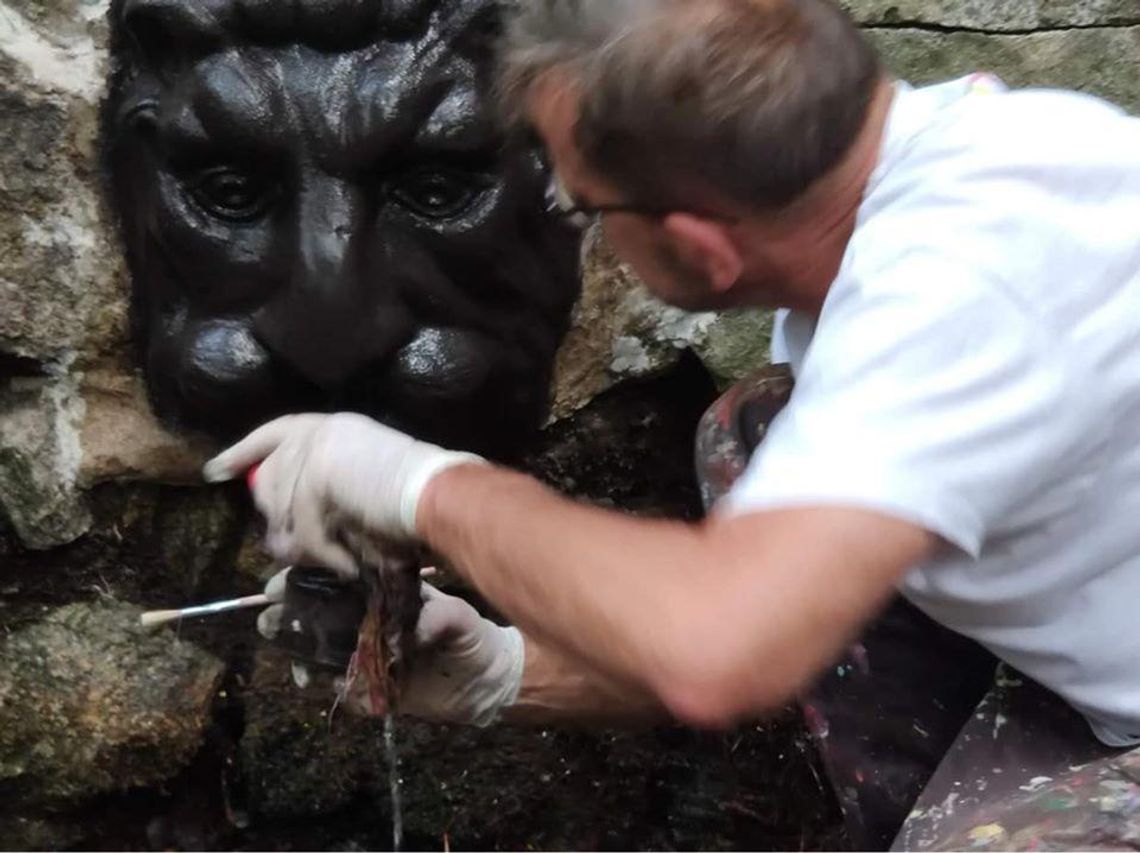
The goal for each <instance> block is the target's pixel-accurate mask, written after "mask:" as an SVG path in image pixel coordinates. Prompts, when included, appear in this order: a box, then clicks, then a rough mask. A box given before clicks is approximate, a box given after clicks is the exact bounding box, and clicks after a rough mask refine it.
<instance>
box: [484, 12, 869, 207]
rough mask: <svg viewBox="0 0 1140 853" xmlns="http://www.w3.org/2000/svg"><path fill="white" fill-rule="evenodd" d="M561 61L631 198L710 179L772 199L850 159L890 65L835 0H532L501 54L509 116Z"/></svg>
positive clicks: (592, 138)
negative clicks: (884, 63) (884, 64)
mask: <svg viewBox="0 0 1140 853" xmlns="http://www.w3.org/2000/svg"><path fill="white" fill-rule="evenodd" d="M551 72H556V73H558V74H566V75H567V76H568V78H569V80H570V81H571V82H572V83H573V84H574V85H575V86H576V87H577V89H578V92H579V95H580V114H579V119H578V124H577V128H576V131H575V136H576V143H577V146H578V148H579V150H580V152H581V154H582V156H583V158H584V159H585V161H586V162H587V163H588V164H589V165H590V166H591V168H593V169H595V170H596V171H597V172H598V174H599V175H601V176H603V177H605V178H606V179H608V180H609V181H611V182H612V183H613V184H614V185H615V186H617V187H618V188H620V189H622V190H624V191H625V192H627V193H630V194H631V196H632V199H631V201H636V202H638V203H643V204H653V205H658V206H669V205H673V204H680V203H683V202H684V201H686V199H685V198H683V197H682V196H681V193H682V192H685V191H691V189H692V186H691V185H692V184H693V182H696V184H697V185H698V186H702V187H703V188H704V189H706V190H711V191H712V192H714V193H717V194H720V195H723V196H724V197H725V198H728V199H732V200H733V201H736V202H738V203H742V204H745V205H747V206H751V207H754V208H759V209H772V208H779V207H782V206H784V205H786V204H787V203H788V202H790V201H792V200H794V199H795V198H796V197H798V196H799V195H801V194H802V193H803V192H804V191H805V190H806V189H807V188H808V187H809V186H811V184H812V183H814V182H815V181H816V180H818V179H819V178H820V177H822V176H823V175H825V174H826V173H827V172H828V171H829V170H830V169H831V168H832V167H834V166H835V165H836V164H837V163H838V162H839V161H840V160H841V159H842V157H843V156H844V154H846V153H847V151H848V150H849V149H850V147H851V146H852V144H853V143H854V141H855V139H856V138H857V137H858V135H859V133H860V131H861V129H862V127H863V125H864V123H865V121H866V117H867V114H868V111H869V107H870V104H871V101H872V99H873V96H874V93H875V91H876V86H877V84H878V82H879V81H880V80H881V79H882V76H883V70H882V65H881V63H880V61H879V59H878V57H877V56H876V54H875V52H874V50H873V49H872V48H871V46H870V45H869V43H868V41H867V40H866V38H865V37H864V36H863V34H862V33H861V32H860V31H859V29H858V27H857V26H856V25H855V23H854V21H852V20H851V18H850V17H849V16H848V15H847V13H846V12H844V11H843V10H842V9H840V8H839V6H837V5H836V4H835V3H834V2H832V0H522V3H521V5H520V6H519V7H518V8H517V9H516V11H515V13H514V15H513V16H512V17H511V19H510V21H509V24H508V27H507V31H506V34H505V38H504V41H503V50H502V56H501V69H500V79H499V85H500V94H501V100H502V102H503V103H504V104H506V105H509V109H508V112H507V118H508V121H509V122H511V123H519V122H522V121H523V120H524V119H525V109H526V103H527V101H528V96H529V94H530V92H531V91H532V89H533V87H534V86H535V85H536V84H537V83H539V82H540V81H541V80H542V79H543V78H545V77H546V76H547V75H548V74H550V73H551ZM686 184H689V185H690V186H686Z"/></svg>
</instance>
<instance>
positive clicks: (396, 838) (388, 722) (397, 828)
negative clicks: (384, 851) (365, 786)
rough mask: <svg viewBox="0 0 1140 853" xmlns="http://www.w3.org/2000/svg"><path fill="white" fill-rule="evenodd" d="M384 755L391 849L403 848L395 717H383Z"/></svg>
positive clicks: (391, 715) (402, 821) (400, 786)
mask: <svg viewBox="0 0 1140 853" xmlns="http://www.w3.org/2000/svg"><path fill="white" fill-rule="evenodd" d="M384 755H385V756H386V757H387V759H388V791H389V795H390V796H391V798H392V849H393V850H397V851H398V850H402V849H403V847H404V811H403V803H402V798H401V789H402V786H403V781H402V780H401V779H400V752H399V749H398V748H397V746H396V716H395V714H385V715H384Z"/></svg>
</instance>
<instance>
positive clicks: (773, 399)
mask: <svg viewBox="0 0 1140 853" xmlns="http://www.w3.org/2000/svg"><path fill="white" fill-rule="evenodd" d="M793 390H794V384H793V381H792V378H791V375H790V373H789V372H788V370H787V369H786V368H785V367H782V366H773V367H769V368H766V369H765V370H762V371H760V372H758V373H757V374H755V375H753V376H752V377H750V378H748V379H745V380H744V381H742V382H740V383H739V384H737V385H736V386H734V387H733V388H732V389H730V390H729V391H728V392H727V393H726V394H725V395H724V396H723V397H722V398H721V399H720V400H718V401H717V402H716V403H715V404H714V405H713V406H712V408H710V410H709V411H708V413H707V414H706V415H705V417H704V418H703V419H702V421H701V424H700V426H699V428H698V432H697V437H696V468H697V474H698V479H699V480H700V484H701V491H702V496H703V498H704V501H705V504H706V506H707V507H711V506H712V505H713V504H714V503H715V502H716V501H717V500H719V499H720V498H721V497H723V496H724V495H725V494H726V493H727V492H728V490H729V489H730V488H731V487H732V484H733V483H734V482H735V481H736V479H737V477H739V476H740V474H742V473H743V471H744V469H745V467H746V466H747V464H748V459H749V458H750V457H751V455H752V453H753V452H754V451H755V449H756V447H757V446H759V444H760V443H761V442H762V441H763V439H764V436H765V434H766V433H767V430H768V426H769V424H770V423H771V422H772V420H773V419H774V418H775V417H776V416H777V415H778V414H779V412H780V410H781V409H782V408H783V406H784V405H785V404H786V403H787V402H788V400H789V399H790V397H791V395H792V393H793ZM996 664H997V661H996V659H995V658H994V657H993V655H991V654H990V653H989V652H987V651H986V650H985V649H983V648H982V647H981V646H979V645H978V644H976V643H974V642H973V641H971V640H968V639H966V638H965V637H962V636H960V635H958V634H955V633H954V632H952V631H949V630H947V629H946V628H943V627H942V626H941V625H938V624H937V623H935V622H934V621H933V620H931V619H929V618H928V617H926V616H925V615H924V614H922V613H921V612H919V611H918V610H917V609H916V608H914V607H913V606H911V605H910V604H908V603H907V602H906V601H904V600H903V599H901V598H897V599H895V601H894V602H892V603H891V604H890V606H888V607H887V609H886V610H885V612H884V613H883V614H882V615H881V616H880V617H879V618H878V619H877V620H875V621H874V622H872V623H871V624H870V625H869V626H868V627H867V629H866V631H865V633H864V635H863V636H862V638H861V641H860V643H858V644H857V645H855V646H854V647H852V648H851V649H850V650H849V651H848V653H847V655H846V656H845V657H844V658H843V659H842V660H840V661H838V662H837V663H836V665H835V667H834V668H833V669H831V670H829V671H828V672H826V673H825V674H824V675H823V677H822V678H821V679H820V680H819V681H818V682H817V684H816V685H815V687H814V688H813V689H812V691H811V693H810V694H809V695H808V696H807V697H805V698H804V699H803V701H802V702H801V707H802V708H803V712H804V718H805V722H806V724H807V726H808V728H809V730H810V731H811V732H812V735H813V737H814V739H815V741H816V743H817V745H818V747H819V750H820V755H821V758H822V761H823V764H824V767H825V768H826V771H827V775H828V779H829V781H830V783H831V786H832V787H833V789H834V790H835V793H836V795H837V796H838V799H839V802H840V806H841V807H842V809H843V813H844V818H845V821H846V824H847V829H848V833H849V835H850V837H851V841H852V843H853V845H854V846H855V847H856V848H858V849H868V850H871V849H873V850H882V849H886V848H888V847H889V846H890V845H891V843H892V839H895V837H896V833H898V838H897V840H896V841H895V849H922V850H949V849H993V850H997V849H1022V850H1028V849H1040V850H1044V849H1062V848H1063V849H1074V847H1080V848H1087V849H1094V848H1095V849H1113V847H1112V845H1114V844H1118V843H1125V842H1126V839H1128V838H1131V836H1130V835H1128V832H1132V831H1134V830H1133V829H1131V828H1130V827H1129V822H1130V821H1132V818H1131V815H1132V811H1131V809H1132V805H1131V802H1132V801H1131V800H1130V799H1129V796H1131V794H1130V793H1128V792H1127V791H1125V790H1124V789H1123V788H1122V787H1121V786H1122V784H1123V783H1124V782H1125V781H1126V779H1127V778H1131V777H1127V776H1122V775H1121V774H1123V773H1126V772H1128V768H1129V767H1130V766H1131V765H1120V766H1119V767H1118V768H1116V769H1114V768H1113V767H1109V766H1108V765H1105V766H1104V767H1099V766H1098V765H1089V766H1088V767H1086V768H1085V769H1084V771H1083V772H1084V775H1081V772H1082V771H1077V770H1069V769H1068V768H1070V767H1080V766H1081V765H1082V763H1083V762H1088V761H1096V760H1099V759H1103V758H1105V757H1107V756H1108V753H1109V751H1107V750H1106V749H1105V748H1104V747H1101V746H1100V745H1099V744H1098V743H1096V741H1095V740H1094V739H1093V738H1092V735H1091V733H1090V731H1089V730H1088V727H1087V725H1085V724H1084V721H1083V720H1082V719H1081V718H1080V717H1079V715H1077V714H1076V713H1075V712H1074V711H1072V709H1070V708H1069V707H1068V706H1067V705H1066V704H1065V703H1064V702H1062V701H1061V700H1060V699H1058V698H1057V697H1056V696H1054V695H1053V694H1051V693H1048V691H1045V690H1044V689H1043V688H1040V687H1037V686H1036V685H1033V684H1032V683H1031V682H1028V681H1026V680H1024V679H1020V678H1011V677H1010V676H1008V675H1004V676H1002V677H1000V678H998V679H997V681H996V682H995V678H994V670H995V666H996ZM991 687H992V690H991ZM987 691H988V692H987ZM983 733H985V734H986V735H987V736H986V737H983V736H982V734H983ZM1117 760H1118V761H1123V760H1124V759H1117ZM1120 768H1123V769H1120ZM1074 773H1075V774H1077V775H1076V776H1071V774H1074ZM1006 780H1010V781H1013V780H1016V781H1017V784H1016V785H1013V786H1012V787H1009V786H1007V785H1006V784H1005V782H1006ZM1054 784H1057V785H1061V786H1064V785H1068V786H1070V787H1071V786H1072V785H1079V786H1083V787H1082V789H1081V793H1080V794H1073V795H1071V796H1070V795H1069V794H1066V793H1065V792H1064V791H1063V790H1062V789H1061V788H1057V790H1056V792H1055V793H1056V795H1055V796H1050V795H1047V794H1044V793H1043V792H1044V791H1045V790H1049V791H1052V790H1053V786H1054ZM1035 785H1039V786H1049V787H1048V788H1047V789H1046V788H1042V790H1041V791H1038V790H1037V788H1035V787H1033V786H1035ZM1024 786H1030V790H1024V789H1023V788H1024ZM1112 792H1115V793H1112ZM1038 794H1042V796H1041V797H1038V796H1037V795H1038ZM1110 794H1111V796H1110ZM920 795H921V798H920ZM1080 797H1084V800H1082V801H1080V802H1078V799H1079V798H1080ZM1106 797H1108V799H1106ZM916 800H918V803H917V804H916ZM1062 803H1066V804H1068V807H1067V808H1061V807H1060V804H1062ZM1102 805H1104V806H1105V807H1106V808H1107V811H1106V812H1097V815H1099V817H1095V816H1094V815H1093V811H1095V809H1099V808H1101V806H1102ZM912 806H914V808H913V809H912ZM983 806H984V808H983ZM1046 808H1048V809H1051V811H1049V812H1048V814H1045V813H1044V812H1042V811H1040V810H1041V809H1046ZM1090 809H1091V810H1090ZM1035 810H1036V811H1035ZM1059 815H1064V817H1063V818H1062V817H1060V816H1059ZM1114 815H1116V816H1114ZM1035 816H1038V817H1040V818H1041V820H1037V818H1036V817H1035ZM999 817H1000V818H1001V819H1000V820H999V819H998V818H999ZM904 820H905V821H906V823H905V826H904ZM1122 826H1123V827H1124V828H1123V829H1122ZM900 827H902V831H901V833H900ZM1081 833H1084V834H1083V835H1080V834H1081ZM1078 835H1079V836H1080V838H1081V843H1078V844H1073V843H1070V842H1071V841H1072V839H1073V838H1074V837H1076V836H1078ZM1102 837H1103V838H1106V839H1111V840H1109V841H1105V842H1104V843H1105V844H1108V845H1109V847H1104V846H1098V845H1099V844H1101V842H1100V841H1098V839H1100V838H1102ZM1064 839H1068V841H1065V840H1064ZM1054 843H1056V844H1060V845H1061V846H1060V847H1050V846H1048V845H1050V844H1054ZM1035 845H1036V846H1035ZM1137 848H1140V844H1137V845H1133V846H1132V847H1128V846H1126V847H1125V849H1137Z"/></svg>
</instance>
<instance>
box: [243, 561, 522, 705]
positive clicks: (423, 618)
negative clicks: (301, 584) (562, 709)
mask: <svg viewBox="0 0 1140 853" xmlns="http://www.w3.org/2000/svg"><path fill="white" fill-rule="evenodd" d="M287 571H288V570H286V571H285V572H280V573H278V574H277V575H276V576H274V578H273V579H271V580H270V581H269V583H268V584H267V585H266V588H265V592H266V595H268V596H269V597H270V598H271V599H273V600H274V601H280V600H282V598H283V597H284V591H285V575H286V572H287ZM421 590H422V595H423V600H424V606H423V610H422V611H421V612H420V619H419V622H418V623H417V624H416V632H415V643H416V648H415V650H414V651H413V656H412V660H413V664H412V670H411V675H410V677H409V678H407V679H406V680H405V682H404V683H403V684H402V685H401V692H400V705H399V708H398V711H399V712H400V713H401V714H405V715H408V716H412V717H418V718H420V719H423V720H431V721H433V722H439V723H458V724H465V725H472V726H480V727H485V726H489V725H491V724H492V723H494V722H495V721H496V720H497V719H498V718H499V715H500V714H501V713H502V712H503V710H505V709H506V708H509V707H510V706H511V705H513V704H514V703H515V701H516V700H517V698H518V694H519V687H520V685H521V684H522V675H523V665H524V663H525V650H524V642H523V637H522V634H521V633H519V631H518V629H517V628H510V627H507V628H504V627H502V626H499V625H496V624H495V623H494V622H492V621H491V620H489V619H484V618H483V617H482V616H480V615H479V612H478V611H477V610H476V609H475V608H474V607H472V606H471V605H470V604H468V603H467V602H466V601H464V600H463V599H461V598H456V597H455V596H451V595H447V594H445V593H443V592H440V591H439V590H438V589H436V588H435V587H434V586H432V585H431V584H428V583H424V584H423V585H422V588H421ZM281 609H282V608H281V606H280V605H274V606H273V607H270V608H267V609H266V610H263V611H262V612H261V615H260V616H259V617H258V620H257V627H258V630H259V631H261V633H262V634H263V635H264V636H266V637H267V638H269V639H272V638H273V637H274V636H276V634H277V631H278V630H280V623H281ZM293 679H294V681H295V682H296V683H297V684H298V685H299V686H301V687H305V686H307V685H308V683H309V681H310V679H309V675H308V672H307V670H306V669H305V668H304V667H303V666H301V665H300V664H294V665H293ZM338 682H340V683H339V684H338V689H340V690H343V682H342V681H340V680H339V679H338ZM342 698H343V699H344V701H345V703H346V704H347V706H348V707H349V708H350V709H352V710H354V711H356V712H357V713H362V714H371V713H372V709H371V703H370V700H369V697H368V692H367V690H366V689H365V687H364V685H363V684H357V685H354V688H353V690H352V691H351V693H350V694H349V695H347V696H343V697H342Z"/></svg>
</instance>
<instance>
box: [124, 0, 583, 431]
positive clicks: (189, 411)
mask: <svg viewBox="0 0 1140 853" xmlns="http://www.w3.org/2000/svg"><path fill="white" fill-rule="evenodd" d="M110 14H111V23H112V57H113V60H114V70H113V76H112V79H111V86H110V91H109V94H108V99H107V102H106V106H105V112H104V143H105V152H106V157H107V164H108V167H109V170H110V176H111V183H112V190H113V200H114V203H115V206H116V208H117V211H118V213H119V215H120V218H121V221H122V226H123V236H124V240H125V243H126V247H127V255H128V261H129V264H130V269H131V274H132V279H133V295H134V302H133V310H134V320H135V331H136V338H137V341H138V344H139V349H140V354H141V356H142V361H143V367H144V370H145V374H146V378H147V383H148V387H149V389H150V392H151V397H152V400H153V401H154V404H155V407H156V409H157V410H158V412H159V413H160V415H162V416H163V417H164V418H166V419H167V420H170V421H173V422H175V423H178V424H181V425H183V426H188V427H191V428H195V429H201V430H204V431H206V432H209V433H212V434H213V435H215V436H216V437H218V438H223V439H224V438H228V437H232V436H234V435H236V434H239V433H241V432H243V431H245V430H247V429H249V428H250V427H252V426H254V425H256V424H257V423H260V422H262V421H265V420H267V419H269V418H271V417H273V416H275V415H278V414H281V413H284V412H289V411H297V410H318V411H319V410H331V409H338V410H339V409H347V410H354V411H359V412H363V413H365V414H369V415H372V416H374V417H377V418H380V419H382V420H385V421H387V422H389V423H391V424H393V425H395V426H398V427H400V428H403V429H405V430H408V431H411V432H413V433H415V434H417V435H420V436H422V437H425V438H430V439H433V440H435V441H440V442H445V443H448V444H451V445H454V446H462V447H467V448H471V449H478V450H481V451H484V452H502V451H509V450H511V449H512V447H513V446H514V445H517V444H518V442H519V439H520V438H522V437H524V436H526V435H528V434H529V433H531V432H532V431H534V430H536V429H537V427H538V425H539V424H540V423H541V420H542V415H543V412H544V409H545V405H546V401H547V397H548V392H549V379H550V374H551V369H552V364H553V358H554V354H555V351H556V349H557V346H558V344H559V342H560V340H561V338H562V335H563V333H564V332H565V330H566V328H567V326H568V324H569V315H570V310H571V308H572V305H573V302H574V299H575V297H576V295H577V289H578V275H577V270H578V265H577V260H578V251H579V236H578V235H576V234H575V233H574V232H573V230H572V229H570V228H567V227H566V226H565V224H564V223H559V222H557V221H556V220H555V219H554V218H552V217H550V216H548V215H546V213H545V200H544V191H545V188H546V184H547V176H546V174H545V169H544V168H543V165H542V163H541V158H540V157H539V156H538V154H537V152H536V151H535V150H534V149H533V148H532V147H529V146H528V144H526V142H525V141H523V140H521V139H514V138H508V137H506V136H504V135H503V133H502V130H501V127H500V125H499V124H498V122H496V120H495V118H496V117H495V114H494V110H493V109H492V106H491V103H492V102H491V92H492V89H493V67H494V64H493V48H494V45H495V42H496V39H497V38H498V36H499V29H500V27H499V24H500V16H499V10H498V8H497V4H496V3H494V2H493V0H114V2H113V3H112V7H111V13H110Z"/></svg>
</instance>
